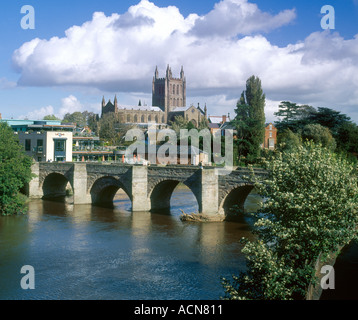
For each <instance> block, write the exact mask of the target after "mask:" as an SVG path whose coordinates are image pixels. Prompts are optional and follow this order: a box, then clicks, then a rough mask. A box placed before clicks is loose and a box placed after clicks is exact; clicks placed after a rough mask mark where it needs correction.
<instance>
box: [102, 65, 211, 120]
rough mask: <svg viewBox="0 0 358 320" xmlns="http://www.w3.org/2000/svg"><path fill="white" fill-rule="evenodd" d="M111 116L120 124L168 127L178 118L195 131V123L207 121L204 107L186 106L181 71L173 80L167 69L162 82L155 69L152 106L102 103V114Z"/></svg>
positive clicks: (182, 72) (115, 102) (184, 79)
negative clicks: (110, 114)
mask: <svg viewBox="0 0 358 320" xmlns="http://www.w3.org/2000/svg"><path fill="white" fill-rule="evenodd" d="M107 113H114V114H115V116H116V118H117V119H118V121H119V122H121V123H126V124H139V125H142V126H148V124H154V123H155V124H159V125H168V124H170V122H171V121H174V119H175V117H176V116H182V117H183V118H184V119H186V120H187V121H190V122H192V123H193V124H194V126H195V127H198V125H199V123H200V122H201V121H202V120H203V119H205V118H206V117H207V114H206V106H205V109H204V110H202V109H201V108H200V106H199V105H198V107H197V108H196V107H194V106H190V107H187V106H186V78H185V75H184V69H183V67H182V68H181V72H180V78H174V77H173V75H172V70H171V68H170V67H169V65H168V67H167V70H166V76H165V78H159V72H158V68H157V67H156V69H155V72H154V77H153V82H152V106H141V105H138V106H123V105H119V104H118V99H117V96H115V98H114V102H113V103H112V102H111V100H109V101H108V102H106V100H105V98H104V97H103V99H102V114H101V116H102V117H103V115H105V114H107Z"/></svg>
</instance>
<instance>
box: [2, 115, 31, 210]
mask: <svg viewBox="0 0 358 320" xmlns="http://www.w3.org/2000/svg"><path fill="white" fill-rule="evenodd" d="M31 164H32V160H31V158H30V157H28V156H26V155H25V154H24V153H23V150H22V147H21V146H20V144H19V142H18V140H17V137H16V136H15V135H14V132H13V130H12V129H11V128H10V127H9V126H8V125H7V124H6V123H3V122H0V215H12V214H17V213H22V212H23V211H24V197H23V196H22V195H20V192H19V190H20V189H21V188H22V187H24V185H25V184H26V183H28V182H30V180H31V178H32V173H31Z"/></svg>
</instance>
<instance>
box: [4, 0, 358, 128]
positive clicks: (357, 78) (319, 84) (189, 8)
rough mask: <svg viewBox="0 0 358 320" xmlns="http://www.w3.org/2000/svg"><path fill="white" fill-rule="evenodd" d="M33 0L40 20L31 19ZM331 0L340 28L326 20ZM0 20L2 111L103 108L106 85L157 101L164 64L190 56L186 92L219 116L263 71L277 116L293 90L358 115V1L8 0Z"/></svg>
mask: <svg viewBox="0 0 358 320" xmlns="http://www.w3.org/2000/svg"><path fill="white" fill-rule="evenodd" d="M25 4H29V5H32V6H33V7H34V9H35V29H34V30H23V29H22V28H21V26H20V21H21V18H22V17H23V15H22V14H21V13H20V9H21V7H22V6H23V5H25ZM324 5H332V6H333V7H334V9H335V30H326V31H324V30H322V28H321V19H322V17H323V15H322V14H321V12H320V11H321V8H322V6H324ZM96 12H97V13H96ZM99 12H102V13H99ZM95 13H96V14H95ZM74 26H76V27H74ZM0 30H1V31H0V96H1V99H0V113H2V116H3V118H11V117H12V118H24V117H28V118H41V117H43V116H44V115H46V114H49V113H54V114H56V115H58V116H63V115H64V114H65V113H66V112H74V111H77V110H78V111H84V110H89V111H94V112H98V113H99V112H100V102H101V99H102V96H103V95H104V96H105V97H106V99H107V100H108V99H112V100H113V97H114V95H115V94H117V96H118V100H119V103H120V104H123V105H133V104H134V105H136V104H137V103H138V100H139V99H141V100H142V101H145V102H146V103H148V104H151V80H152V77H153V74H154V69H155V66H156V65H158V68H159V72H160V73H161V74H162V75H164V72H165V69H166V66H167V64H170V65H171V67H172V70H173V73H174V75H175V74H178V75H179V72H180V67H181V65H183V66H184V70H185V73H186V77H187V87H188V88H187V95H188V98H187V103H188V104H189V105H190V104H191V103H193V104H195V105H196V104H197V103H200V104H204V103H206V104H207V107H208V110H209V114H211V115H221V114H227V113H230V114H231V115H233V114H234V107H235V103H236V100H237V99H238V98H239V97H240V94H241V92H242V90H244V86H245V81H246V79H247V78H248V77H249V76H251V75H252V74H255V75H257V76H259V77H260V79H261V80H262V85H263V89H264V91H265V93H266V97H267V107H266V116H267V120H269V121H272V120H275V118H274V117H273V113H274V112H275V111H277V107H278V104H279V102H280V101H283V100H289V101H293V102H296V103H302V104H310V105H312V106H315V107H331V108H333V109H336V110H339V111H342V112H343V113H346V114H348V115H349V116H351V117H352V119H353V120H354V121H356V122H358V36H357V37H356V35H357V34H358V1H357V0H335V1H330V0H325V1H320V0H315V1H309V0H302V1H293V0H275V1H273V0H251V1H249V0H222V1H213V0H203V1H186V0H185V1H175V0H172V1H164V0H152V1H148V0H142V1H139V0H138V1H126V0H121V1H118V0H117V1H112V0H103V1H98V0H89V1H75V0H73V1H68V0H64V1H61V2H60V1H58V2H55V1H43V0H30V1H16V0H5V1H2V2H1V3H0Z"/></svg>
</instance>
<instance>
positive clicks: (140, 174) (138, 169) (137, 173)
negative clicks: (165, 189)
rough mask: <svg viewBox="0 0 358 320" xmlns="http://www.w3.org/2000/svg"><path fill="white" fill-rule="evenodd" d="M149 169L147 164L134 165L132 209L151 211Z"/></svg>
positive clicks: (134, 210)
mask: <svg viewBox="0 0 358 320" xmlns="http://www.w3.org/2000/svg"><path fill="white" fill-rule="evenodd" d="M149 210H150V200H149V199H148V169H147V167H145V166H133V167H132V211H133V212H136V211H149Z"/></svg>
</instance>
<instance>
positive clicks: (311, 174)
mask: <svg viewBox="0 0 358 320" xmlns="http://www.w3.org/2000/svg"><path fill="white" fill-rule="evenodd" d="M266 170H267V172H268V175H269V176H268V178H267V179H265V181H261V182H260V181H258V182H257V184H256V188H257V189H258V190H259V193H260V194H261V195H262V196H263V197H265V198H266V199H267V200H266V201H265V202H264V203H263V207H262V208H261V209H260V210H259V211H260V212H261V216H260V217H259V218H258V220H257V222H256V223H255V233H256V235H257V238H256V240H254V241H248V240H244V242H245V246H244V249H243V252H244V253H245V255H246V257H247V261H248V263H247V271H245V272H243V273H241V274H240V275H239V276H234V277H233V281H232V282H230V281H229V280H227V279H223V285H224V288H225V292H226V295H225V297H224V298H226V299H265V300H273V299H279V300H283V299H304V297H305V295H306V292H307V289H308V287H309V285H310V284H311V283H315V282H316V281H317V279H316V278H315V276H314V274H315V263H316V261H317V259H318V258H319V257H323V258H324V257H326V256H327V255H328V254H330V253H332V252H337V250H338V249H339V247H341V246H344V245H346V244H347V243H348V242H349V241H350V240H351V239H352V238H353V237H354V236H355V234H356V230H357V224H358V214H357V213H358V212H357V208H358V177H357V171H356V167H355V165H353V164H352V163H350V162H349V161H347V160H346V159H345V158H344V157H341V156H338V155H337V154H334V153H333V152H332V151H331V150H329V149H327V148H323V147H321V146H316V145H315V144H314V143H313V142H307V143H305V144H304V145H303V146H300V147H298V148H297V149H296V150H295V151H293V152H278V153H277V154H276V156H275V157H274V158H273V159H271V161H267V162H266Z"/></svg>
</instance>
